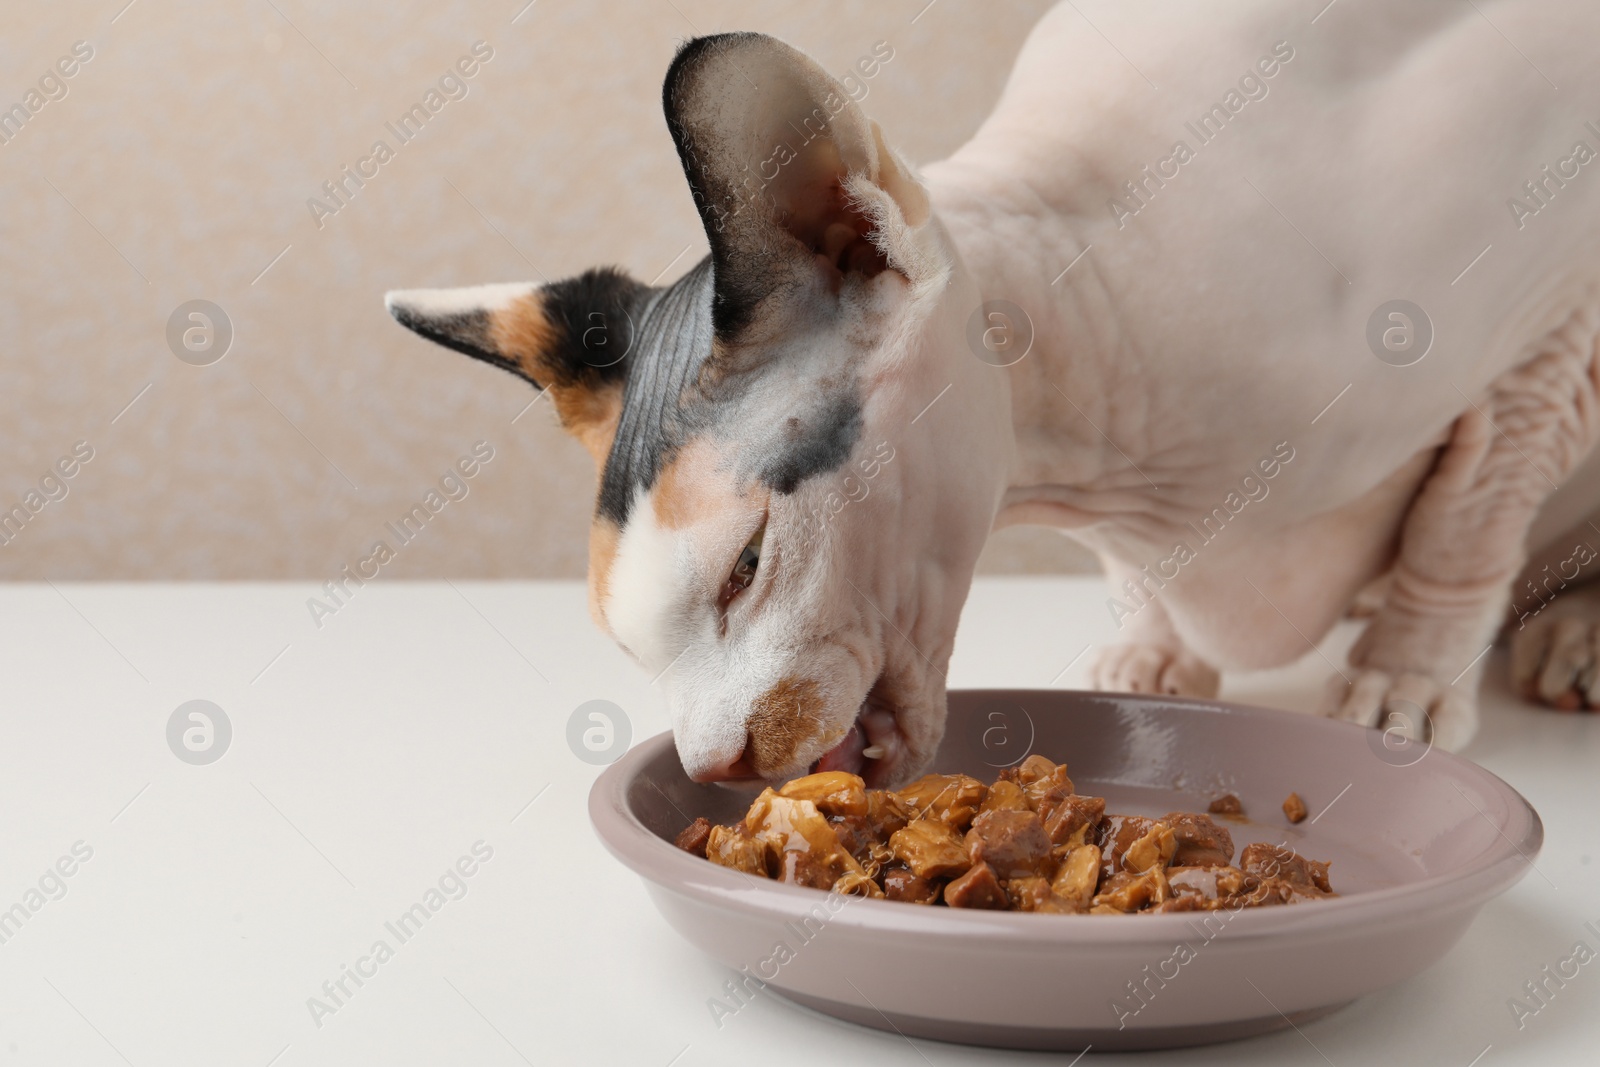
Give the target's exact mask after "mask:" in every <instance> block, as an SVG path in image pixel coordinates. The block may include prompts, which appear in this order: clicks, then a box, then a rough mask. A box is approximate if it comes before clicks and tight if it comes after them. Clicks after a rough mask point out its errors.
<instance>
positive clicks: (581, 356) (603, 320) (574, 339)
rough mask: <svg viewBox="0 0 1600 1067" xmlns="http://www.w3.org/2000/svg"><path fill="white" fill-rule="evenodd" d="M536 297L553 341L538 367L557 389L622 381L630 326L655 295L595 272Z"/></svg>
mask: <svg viewBox="0 0 1600 1067" xmlns="http://www.w3.org/2000/svg"><path fill="white" fill-rule="evenodd" d="M541 291H542V293H543V295H544V309H545V314H546V316H547V317H548V318H549V320H550V326H551V331H552V335H553V337H552V343H551V348H550V350H549V351H547V352H546V353H545V355H544V361H543V362H544V363H545V365H546V366H548V367H550V368H551V371H552V372H553V374H554V375H555V381H556V383H557V384H560V385H567V384H571V383H574V382H579V381H583V382H585V383H586V384H595V383H596V382H613V381H620V380H621V379H622V378H623V377H624V376H626V375H627V373H628V361H629V359H630V358H631V357H632V355H633V345H634V340H635V337H636V332H635V331H636V328H637V324H636V321H635V320H636V319H637V318H638V317H639V316H640V315H641V314H642V313H643V311H644V307H645V304H646V302H647V301H648V300H649V298H650V296H651V295H652V294H653V293H655V292H658V290H655V289H651V288H650V287H649V286H647V285H644V284H642V283H640V282H636V281H634V280H633V279H632V278H630V277H628V276H627V275H626V274H624V273H623V272H622V271H620V270H617V269H615V268H613V267H600V268H597V269H595V270H588V271H584V272H583V273H582V274H580V275H578V276H577V277H575V278H567V279H565V280H563V281H559V282H554V283H552V284H551V285H548V286H545V288H544V289H543V290H541Z"/></svg>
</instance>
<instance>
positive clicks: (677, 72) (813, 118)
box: [662, 33, 930, 340]
mask: <svg viewBox="0 0 1600 1067" xmlns="http://www.w3.org/2000/svg"><path fill="white" fill-rule="evenodd" d="M881 47H882V48H887V45H884V46H881ZM888 56H890V57H892V56H893V52H892V50H891V51H889V52H888ZM878 58H879V59H880V60H882V61H886V59H885V58H884V57H883V56H881V55H880V56H879V57H878ZM662 98H663V107H664V109H665V111H666V118H667V127H668V129H669V130H670V131H671V133H672V138H673V141H674V143H675V144H676V145H677V148H678V157H679V160H680V161H681V162H682V164H683V170H684V175H685V177H686V178H687V179H688V182H689V187H690V190H691V191H692V192H693V194H694V198H695V206H696V207H697V208H698V210H699V212H700V218H701V221H702V223H703V224H704V225H705V229H706V236H707V239H708V240H709V242H710V245H711V257H712V266H713V274H714V278H715V289H716V295H715V299H714V302H713V305H712V313H713V322H714V324H715V327H716V332H717V336H718V337H719V338H721V339H724V340H728V339H731V338H732V337H733V336H735V335H736V334H737V333H738V332H739V331H740V330H741V329H743V328H744V327H745V326H746V325H748V324H749V323H750V322H751V321H752V319H753V318H754V317H755V316H756V312H757V308H758V307H759V306H760V305H761V304H762V302H763V301H765V300H766V299H767V298H768V297H771V296H773V295H774V294H777V293H780V292H784V291H792V290H793V288H794V285H795V283H797V282H804V283H806V284H814V281H815V278H814V275H815V274H816V273H818V272H821V273H822V274H823V275H824V277H825V279H826V280H827V281H829V282H831V283H833V285H834V289H835V291H837V287H838V284H839V283H840V282H842V281H843V280H844V278H845V277H847V276H849V275H851V274H860V275H864V276H867V277H870V276H872V275H875V274H877V273H878V272H880V271H882V270H885V269H896V270H900V271H901V272H902V273H907V274H908V275H909V274H910V273H911V271H912V269H913V268H914V266H915V264H914V263H913V262H912V259H913V258H914V253H915V248H914V247H913V245H914V242H908V241H907V240H906V239H905V238H906V232H907V231H908V230H911V229H915V228H917V227H920V226H921V225H922V224H923V223H925V222H926V221H927V220H928V218H929V215H930V211H929V205H928V196H927V192H926V190H925V189H924V188H923V187H922V185H921V184H920V183H919V182H918V181H917V180H916V178H915V177H913V176H912V174H911V171H910V169H909V168H908V167H906V166H905V165H904V164H903V163H902V162H901V161H900V160H899V159H898V158H897V157H896V156H895V154H894V153H893V152H892V151H891V150H890V149H889V147H888V145H887V144H886V142H885V141H884V138H883V134H882V131H881V130H879V128H878V126H877V124H876V123H874V122H872V121H871V120H870V119H868V118H867V117H866V115H865V114H864V113H863V112H862V110H861V108H860V107H859V106H858V105H857V104H856V102H855V100H853V99H851V96H850V93H849V92H848V91H847V90H846V89H845V87H844V86H843V85H842V84H841V83H840V82H838V81H837V80H835V79H834V78H833V77H832V76H831V75H830V74H828V72H827V71H825V70H823V69H822V67H820V66H819V65H818V64H817V63H816V62H814V61H813V60H812V59H810V58H809V57H808V56H806V55H805V54H804V53H802V52H799V51H797V50H795V49H794V48H791V47H790V46H788V45H786V44H784V43H783V42H782V41H779V40H777V39H775V38H772V37H768V36H765V35H764V34H758V33H733V34H720V35H717V36H714V37H700V38H697V39H695V40H693V41H690V42H689V43H688V44H687V45H685V46H684V47H683V49H682V50H681V51H680V52H679V53H678V56H677V58H676V59H675V60H674V61H673V63H672V66H671V68H670V69H669V70H668V72H667V78H666V84H665V85H664V87H663V90H662Z"/></svg>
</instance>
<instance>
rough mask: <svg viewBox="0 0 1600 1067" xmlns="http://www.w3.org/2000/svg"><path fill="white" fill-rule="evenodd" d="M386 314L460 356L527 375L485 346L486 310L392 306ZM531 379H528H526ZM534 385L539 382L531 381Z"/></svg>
mask: <svg viewBox="0 0 1600 1067" xmlns="http://www.w3.org/2000/svg"><path fill="white" fill-rule="evenodd" d="M389 313H390V314H391V315H393V316H394V321H396V322H398V323H399V324H400V325H402V326H404V327H405V328H406V329H408V330H411V331H412V332H414V333H416V334H418V335H420V336H422V337H426V338H427V339H428V340H430V341H432V342H433V343H434V344H439V345H443V346H444V347H446V348H448V349H451V350H452V351H455V352H460V353H461V354H462V355H464V356H471V357H472V358H473V359H481V360H483V361H484V362H485V363H493V364H494V365H495V366H496V367H499V368H500V369H501V370H508V371H510V372H511V373H512V374H515V375H517V376H518V377H519V378H527V375H525V374H523V373H522V368H521V367H519V366H517V365H516V364H515V363H514V362H512V361H511V360H509V359H507V358H506V357H504V356H502V355H501V354H500V353H499V352H496V351H494V350H493V349H491V348H490V347H489V343H490V342H489V313H488V312H487V311H481V310H479V311H461V312H457V313H456V314H454V315H421V314H418V313H417V312H415V311H412V310H411V309H410V308H405V307H392V308H390V309H389ZM529 380H530V381H531V379H529ZM534 384H535V385H537V384H539V383H538V382H534Z"/></svg>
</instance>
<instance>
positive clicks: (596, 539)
mask: <svg viewBox="0 0 1600 1067" xmlns="http://www.w3.org/2000/svg"><path fill="white" fill-rule="evenodd" d="M621 536H622V531H621V530H619V529H617V527H616V524H615V523H613V522H612V521H611V520H610V519H596V520H595V521H594V523H593V525H591V526H590V527H589V615H590V617H591V618H593V619H594V622H595V625H596V626H598V627H600V629H602V630H604V631H605V632H606V633H608V634H609V633H611V627H610V626H609V625H608V624H607V622H606V613H605V603H606V597H607V595H608V594H609V593H610V592H611V564H612V563H613V562H615V560H616V558H617V540H618V538H620V537H621Z"/></svg>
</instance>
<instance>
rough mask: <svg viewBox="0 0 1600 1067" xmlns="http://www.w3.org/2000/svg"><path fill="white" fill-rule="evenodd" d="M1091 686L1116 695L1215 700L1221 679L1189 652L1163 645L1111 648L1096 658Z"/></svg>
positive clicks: (1102, 650) (1102, 651) (1092, 667)
mask: <svg viewBox="0 0 1600 1067" xmlns="http://www.w3.org/2000/svg"><path fill="white" fill-rule="evenodd" d="M1089 679H1090V683H1089V684H1090V685H1092V686H1094V688H1096V689H1101V690H1106V691H1110V692H1117V693H1161V694H1165V695H1167V696H1184V697H1214V696H1216V695H1217V691H1218V690H1219V689H1220V688H1221V687H1222V676H1221V675H1219V674H1218V673H1217V672H1216V670H1215V669H1214V668H1212V666H1211V665H1210V664H1208V663H1206V662H1205V661H1204V660H1202V659H1201V658H1200V657H1198V656H1196V655H1195V654H1194V653H1192V652H1190V651H1189V650H1188V649H1184V648H1179V649H1172V648H1165V647H1162V646H1160V645H1137V644H1130V645H1112V646H1110V647H1109V648H1103V649H1101V650H1100V651H1099V653H1098V654H1096V656H1095V660H1094V663H1093V665H1092V666H1091V667H1090V669H1089Z"/></svg>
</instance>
